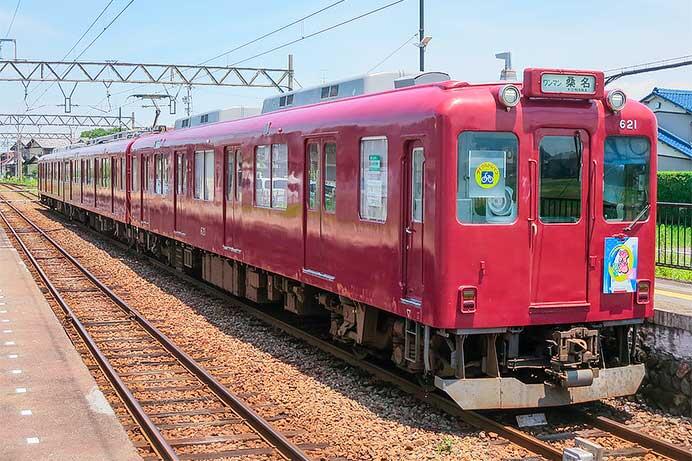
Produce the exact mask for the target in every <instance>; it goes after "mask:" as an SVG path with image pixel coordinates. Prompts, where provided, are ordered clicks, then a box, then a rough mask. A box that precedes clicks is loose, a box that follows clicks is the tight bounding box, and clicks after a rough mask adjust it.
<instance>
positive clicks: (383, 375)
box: [90, 229, 692, 460]
mask: <svg viewBox="0 0 692 461" xmlns="http://www.w3.org/2000/svg"><path fill="white" fill-rule="evenodd" d="M90 230H91V229H90ZM91 231H92V232H96V231H93V230H91ZM96 235H99V236H100V237H102V235H101V234H98V233H96ZM111 242H113V243H114V244H115V245H117V246H120V247H121V248H122V249H124V250H128V248H127V247H126V246H125V245H123V244H121V243H120V242H117V241H113V240H111ZM145 257H146V258H147V260H148V261H149V262H150V263H151V264H153V265H154V266H156V267H157V268H160V269H162V270H165V271H167V272H169V273H171V274H174V275H175V276H177V277H179V278H181V279H183V280H185V281H186V282H188V283H191V284H193V285H195V286H196V287H198V288H200V289H202V290H204V291H206V292H207V293H209V294H212V295H213V296H215V297H217V298H220V299H222V300H223V301H224V302H225V303H228V304H232V305H234V306H236V307H238V308H240V309H242V310H243V311H245V312H247V313H248V314H250V315H252V316H253V317H255V318H257V319H259V320H261V321H263V322H265V323H267V324H270V325H272V326H273V327H275V328H277V329H279V330H282V331H284V332H285V333H287V334H289V335H291V336H293V337H296V338H298V339H300V340H302V341H304V342H306V343H308V344H310V345H312V346H314V347H317V348H319V349H321V350H323V351H325V352H327V353H329V354H331V355H333V356H335V357H337V358H339V359H341V360H343V361H345V362H347V363H349V364H351V365H353V366H355V367H358V368H360V369H362V370H364V371H366V372H368V373H369V374H371V375H372V376H374V377H376V378H377V379H379V380H381V381H384V382H388V383H390V384H392V385H394V386H396V387H398V388H399V389H401V390H403V391H404V392H406V393H408V394H411V395H413V396H414V397H416V398H418V399H419V400H421V401H424V402H426V403H428V404H430V405H432V406H434V407H436V408H438V409H440V410H442V411H444V412H446V413H448V414H450V415H452V416H455V417H457V418H459V419H461V420H462V421H464V422H466V423H467V424H469V425H471V426H473V427H476V428H478V429H480V430H483V431H488V432H495V433H497V434H498V435H499V436H501V437H503V438H505V439H507V440H508V441H510V442H512V443H514V444H516V445H519V446H521V447H523V448H525V449H527V450H529V451H531V452H533V453H535V454H537V455H540V456H542V457H544V458H546V459H551V460H561V459H563V446H564V444H563V443H561V442H564V441H565V440H568V439H573V438H575V437H578V436H581V437H593V438H594V439H598V440H604V439H614V440H618V441H619V442H618V443H617V444H618V445H623V444H624V445H629V446H627V447H625V448H621V449H609V450H606V451H605V455H606V457H608V456H610V457H618V456H622V457H632V456H644V455H647V454H650V455H658V457H659V458H669V459H675V460H678V459H679V460H691V459H692V451H689V450H687V449H685V448H683V447H679V446H675V445H673V444H670V443H668V442H666V441H664V440H661V439H658V438H655V437H652V436H649V435H647V434H644V433H642V432H640V431H638V430H636V429H633V428H629V427H627V426H626V425H624V424H622V423H619V422H617V421H614V420H612V419H609V418H606V417H603V416H599V415H597V414H590V413H588V412H586V411H583V410H580V409H574V408H572V409H568V410H564V411H567V412H569V415H570V417H571V418H573V419H574V420H575V421H579V422H581V423H582V425H583V427H587V428H582V429H580V430H579V431H577V432H563V433H555V434H552V435H548V436H545V435H542V436H536V435H533V434H532V433H530V432H529V431H524V430H520V429H517V428H516V427H514V426H513V425H512V424H511V423H506V422H502V419H503V418H501V417H497V415H494V414H490V415H487V414H486V415H484V414H481V413H478V412H472V411H464V410H461V409H460V408H459V407H458V406H456V404H454V402H452V401H451V400H449V399H447V398H446V397H445V396H443V395H440V394H438V393H435V392H429V391H427V390H426V389H424V388H423V387H421V386H420V385H418V384H416V383H413V382H411V381H410V380H409V379H407V378H406V377H404V376H401V375H399V374H397V373H395V372H392V371H391V370H388V369H385V368H382V367H380V366H378V365H376V364H373V363H371V362H368V361H367V360H364V359H361V358H359V357H358V356H357V355H355V354H354V353H352V352H351V351H349V350H346V349H344V348H342V347H339V346H337V345H335V344H333V343H331V342H329V341H326V340H324V339H321V338H319V337H317V336H314V335H312V334H310V333H309V332H306V331H304V330H302V329H301V328H299V327H298V326H297V325H294V324H291V323H290V322H288V321H286V320H282V319H281V318H278V317H276V316H274V315H273V314H271V313H270V312H267V311H266V310H265V309H260V308H258V307H256V306H254V305H252V304H251V303H249V302H246V301H244V300H239V299H237V298H235V297H233V296H231V295H229V294H227V293H225V292H223V291H222V290H220V289H218V288H216V287H213V286H211V285H208V284H206V283H204V282H202V281H200V280H197V279H195V278H192V277H190V276H187V275H184V274H181V273H180V272H178V271H175V270H174V269H172V268H170V267H169V266H166V265H165V264H162V263H161V262H159V261H157V260H155V259H154V258H151V257H148V256H145ZM553 411H563V410H553ZM505 416H506V415H505ZM504 419H506V418H504Z"/></svg>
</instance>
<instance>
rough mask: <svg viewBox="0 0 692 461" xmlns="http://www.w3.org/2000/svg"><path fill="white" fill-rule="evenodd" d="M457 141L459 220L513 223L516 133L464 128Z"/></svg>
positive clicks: (466, 221) (466, 222)
mask: <svg viewBox="0 0 692 461" xmlns="http://www.w3.org/2000/svg"><path fill="white" fill-rule="evenodd" d="M458 141H459V145H458V153H457V204H456V205H457V206H456V208H457V219H458V220H459V222H461V223H463V224H510V223H513V222H514V221H515V220H516V217H517V171H518V167H517V165H518V162H519V158H518V146H519V142H518V140H517V137H516V136H515V135H514V134H513V133H509V132H490V131H465V132H463V133H461V134H460V135H459V140H458Z"/></svg>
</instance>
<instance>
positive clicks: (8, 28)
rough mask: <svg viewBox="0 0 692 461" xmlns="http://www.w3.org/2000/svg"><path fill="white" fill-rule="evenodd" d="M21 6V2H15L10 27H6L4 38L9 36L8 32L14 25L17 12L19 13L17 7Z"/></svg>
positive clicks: (19, 0) (18, 0) (20, 0)
mask: <svg viewBox="0 0 692 461" xmlns="http://www.w3.org/2000/svg"><path fill="white" fill-rule="evenodd" d="M21 4H22V0H17V6H16V7H15V8H14V13H13V14H12V19H11V20H10V25H9V26H8V27H7V32H6V33H5V38H7V37H9V36H10V31H11V30H12V26H13V25H14V20H15V19H16V18H17V11H19V6H20V5H21Z"/></svg>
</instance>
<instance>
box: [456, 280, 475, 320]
mask: <svg viewBox="0 0 692 461" xmlns="http://www.w3.org/2000/svg"><path fill="white" fill-rule="evenodd" d="M477 298H478V290H477V289H476V287H465V286H461V287H459V302H458V307H459V310H460V311H461V312H462V313H463V314H470V313H472V312H476V299H477Z"/></svg>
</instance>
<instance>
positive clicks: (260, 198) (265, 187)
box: [255, 146, 271, 208]
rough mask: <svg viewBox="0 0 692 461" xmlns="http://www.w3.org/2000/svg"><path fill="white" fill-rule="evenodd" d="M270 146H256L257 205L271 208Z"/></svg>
mask: <svg viewBox="0 0 692 461" xmlns="http://www.w3.org/2000/svg"><path fill="white" fill-rule="evenodd" d="M270 167H271V165H270V153H269V146H257V147H256V148H255V205H256V206H259V207H266V208H269V206H270V205H271V184H269V181H270V176H271V169H270Z"/></svg>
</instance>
